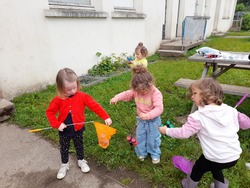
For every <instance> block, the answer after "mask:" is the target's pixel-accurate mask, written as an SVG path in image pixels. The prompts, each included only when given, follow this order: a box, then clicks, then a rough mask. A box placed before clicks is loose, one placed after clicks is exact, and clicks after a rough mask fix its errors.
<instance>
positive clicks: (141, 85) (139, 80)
mask: <svg viewBox="0 0 250 188" xmlns="http://www.w3.org/2000/svg"><path fill="white" fill-rule="evenodd" d="M132 73H133V75H132V79H131V81H130V85H131V87H132V89H133V90H135V91H138V90H143V89H148V88H150V87H151V86H152V85H153V84H154V78H153V76H152V75H151V74H150V73H149V72H148V70H147V68H146V67H144V66H143V65H136V66H134V67H133V68H132Z"/></svg>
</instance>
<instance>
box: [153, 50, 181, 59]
mask: <svg viewBox="0 0 250 188" xmlns="http://www.w3.org/2000/svg"><path fill="white" fill-rule="evenodd" d="M157 52H159V53H160V55H161V56H165V57H166V56H174V57H176V56H184V55H185V51H178V50H161V49H160V50H158V51H157Z"/></svg>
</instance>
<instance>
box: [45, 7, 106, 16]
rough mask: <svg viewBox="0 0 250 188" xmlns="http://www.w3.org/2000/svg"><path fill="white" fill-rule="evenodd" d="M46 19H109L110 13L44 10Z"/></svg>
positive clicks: (81, 10) (78, 10)
mask: <svg viewBox="0 0 250 188" xmlns="http://www.w3.org/2000/svg"><path fill="white" fill-rule="evenodd" d="M44 14H45V17H59V18H107V17H108V13H106V12H97V11H93V10H86V9H85V10H83V9H77V10H76V9H65V8H63V9H61V8H57V9H47V10H44Z"/></svg>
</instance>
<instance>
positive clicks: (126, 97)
mask: <svg viewBox="0 0 250 188" xmlns="http://www.w3.org/2000/svg"><path fill="white" fill-rule="evenodd" d="M133 98H134V92H133V91H132V90H127V91H124V92H121V93H119V94H117V95H115V96H114V97H113V98H112V99H111V100H110V104H116V103H117V102H118V101H125V102H127V101H130V100H132V99H133Z"/></svg>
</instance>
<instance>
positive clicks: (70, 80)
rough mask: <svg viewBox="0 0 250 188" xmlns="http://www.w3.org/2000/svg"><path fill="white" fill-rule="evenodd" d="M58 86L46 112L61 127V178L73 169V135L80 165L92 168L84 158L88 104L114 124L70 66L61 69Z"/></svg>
mask: <svg viewBox="0 0 250 188" xmlns="http://www.w3.org/2000/svg"><path fill="white" fill-rule="evenodd" d="M56 86H57V91H58V96H56V97H55V98H54V99H53V100H52V101H51V103H50V105H49V107H48V109H47V110H46V116H47V118H48V121H49V123H50V125H51V127H53V128H56V129H58V130H59V131H58V132H59V140H60V153H61V161H62V165H61V168H60V170H59V172H58V174H57V178H58V179H62V178H64V177H65V176H66V173H67V170H69V163H68V161H69V147H70V140H71V139H72V140H73V142H74V146H75V149H76V155H77V159H78V166H79V167H80V168H81V171H82V172H84V173H87V172H89V171H90V168H89V166H88V165H87V161H86V160H84V148H83V131H84V130H85V127H84V122H85V116H84V108H85V107H88V108H89V109H90V110H92V111H93V112H94V113H96V114H97V115H98V116H99V117H100V118H102V119H103V120H104V121H105V124H106V125H111V124H112V120H111V119H110V117H109V115H108V114H107V112H106V111H105V110H104V109H103V108H102V107H101V105H100V104H98V103H97V102H96V101H95V100H94V99H93V98H92V97H91V96H89V95H87V94H85V93H83V92H81V91H80V82H79V80H78V77H77V75H76V73H75V72H74V71H73V70H71V69H69V68H64V69H61V70H60V71H59V72H58V74H57V77H56ZM67 125H73V126H67Z"/></svg>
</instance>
